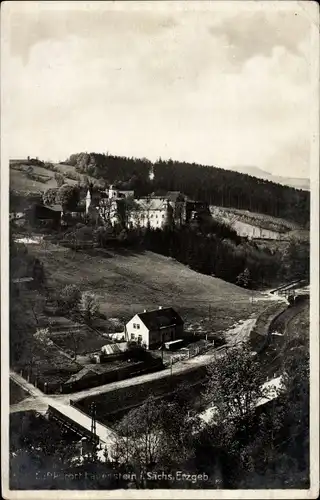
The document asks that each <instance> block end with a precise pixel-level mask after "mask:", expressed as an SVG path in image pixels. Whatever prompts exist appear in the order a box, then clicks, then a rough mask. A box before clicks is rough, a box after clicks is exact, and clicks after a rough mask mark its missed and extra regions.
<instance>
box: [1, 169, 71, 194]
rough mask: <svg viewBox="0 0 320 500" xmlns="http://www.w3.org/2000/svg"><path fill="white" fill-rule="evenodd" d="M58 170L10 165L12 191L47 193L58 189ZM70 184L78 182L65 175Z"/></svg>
mask: <svg viewBox="0 0 320 500" xmlns="http://www.w3.org/2000/svg"><path fill="white" fill-rule="evenodd" d="M55 172H56V170H54V171H53V170H50V169H48V168H45V167H44V166H40V165H30V164H28V162H21V163H17V162H15V163H11V164H10V189H12V190H14V191H19V192H26V191H29V192H34V193H36V192H39V191H40V192H42V193H43V192H45V191H46V190H47V189H49V188H56V187H57V181H56V180H55V178H54V175H55ZM65 179H66V182H67V183H68V184H76V183H77V180H74V179H71V178H70V177H68V176H67V175H65Z"/></svg>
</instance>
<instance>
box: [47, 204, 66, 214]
mask: <svg viewBox="0 0 320 500" xmlns="http://www.w3.org/2000/svg"><path fill="white" fill-rule="evenodd" d="M44 207H45V208H49V209H50V210H53V211H54V212H62V210H63V209H62V205H60V204H56V205H44Z"/></svg>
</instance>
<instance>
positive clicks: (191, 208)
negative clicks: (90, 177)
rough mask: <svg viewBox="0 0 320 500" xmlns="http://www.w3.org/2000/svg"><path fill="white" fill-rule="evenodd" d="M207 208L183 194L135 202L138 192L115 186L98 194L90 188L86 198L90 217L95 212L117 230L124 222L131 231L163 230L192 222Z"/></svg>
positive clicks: (171, 193) (172, 192) (150, 196)
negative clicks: (139, 229) (168, 225)
mask: <svg viewBox="0 0 320 500" xmlns="http://www.w3.org/2000/svg"><path fill="white" fill-rule="evenodd" d="M205 205H206V204H202V203H200V202H194V201H192V200H190V199H189V198H188V197H187V196H186V195H184V194H182V193H180V192H179V191H168V192H166V193H164V194H157V193H152V194H150V195H148V196H145V197H141V198H135V196H134V191H129V190H119V189H115V188H114V187H113V186H112V185H111V186H110V187H109V188H108V189H106V191H104V192H99V193H98V194H94V193H93V190H92V188H89V189H88V191H87V195H86V213H87V214H88V213H89V212H90V210H92V209H95V210H96V211H97V213H98V214H99V217H100V218H101V219H102V220H103V221H104V222H106V223H108V224H109V225H111V226H115V225H116V224H117V223H119V220H122V222H123V223H124V225H125V226H126V227H128V228H135V227H150V228H152V229H162V228H163V227H164V226H165V224H167V223H170V222H174V223H175V224H178V225H180V224H183V223H186V222H188V221H189V220H192V218H194V217H195V215H196V213H197V211H198V210H199V209H202V210H203V209H206V206H205Z"/></svg>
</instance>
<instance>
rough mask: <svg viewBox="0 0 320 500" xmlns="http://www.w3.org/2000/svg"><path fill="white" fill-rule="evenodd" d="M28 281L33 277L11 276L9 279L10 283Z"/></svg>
mask: <svg viewBox="0 0 320 500" xmlns="http://www.w3.org/2000/svg"><path fill="white" fill-rule="evenodd" d="M30 281H33V278H32V277H31V276H25V277H23V278H13V279H12V280H11V282H12V283H29V282H30Z"/></svg>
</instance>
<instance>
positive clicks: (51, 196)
mask: <svg viewBox="0 0 320 500" xmlns="http://www.w3.org/2000/svg"><path fill="white" fill-rule="evenodd" d="M57 197H58V188H49V189H47V190H46V191H45V192H44V193H43V196H42V199H43V203H44V204H45V205H54V204H55V203H57Z"/></svg>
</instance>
